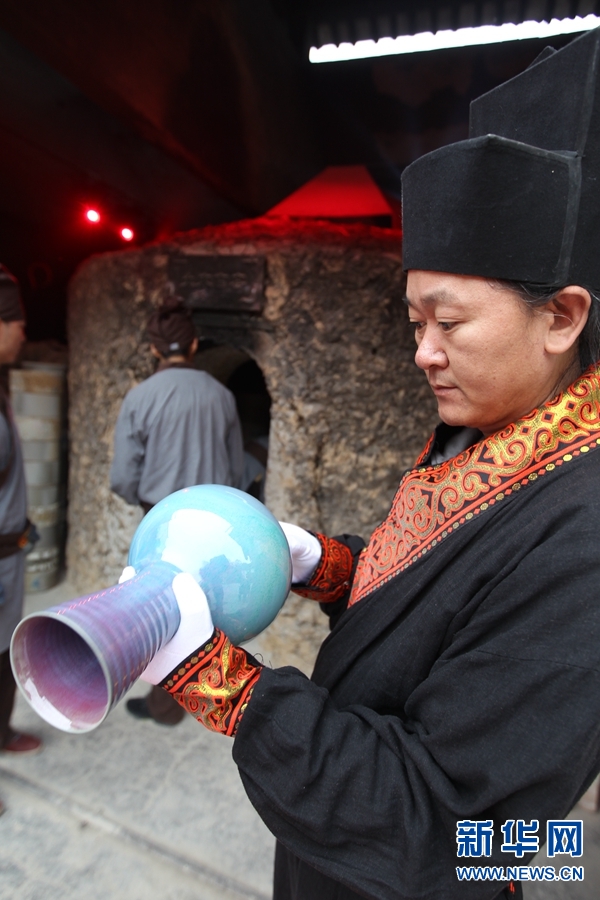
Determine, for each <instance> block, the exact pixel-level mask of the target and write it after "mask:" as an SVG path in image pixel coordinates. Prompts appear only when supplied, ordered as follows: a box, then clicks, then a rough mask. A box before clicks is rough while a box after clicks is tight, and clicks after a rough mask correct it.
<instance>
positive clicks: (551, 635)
mask: <svg viewBox="0 0 600 900" xmlns="http://www.w3.org/2000/svg"><path fill="white" fill-rule="evenodd" d="M565 516H566V517H567V521H566V522H565ZM569 516H570V517H571V519H572V520H573V521H571V522H569ZM511 521H512V520H511ZM528 522H529V520H528V519H527V509H525V512H524V517H522V522H521V527H522V528H523V535H526V534H527V533H528V532H527V527H528ZM519 527H520V526H519V523H518V522H517V524H516V525H514V526H513V529H514V528H516V529H517V531H518V529H519ZM537 531H538V532H539V533H538V534H536V536H535V537H534V538H533V539H532V541H531V544H532V546H531V549H530V550H527V551H525V550H524V551H523V552H522V553H519V552H517V551H515V553H514V554H513V558H511V556H510V553H507V554H505V555H504V556H503V557H502V560H501V561H499V562H498V563H497V565H498V566H499V568H497V569H496V571H495V572H494V569H495V567H494V565H493V564H490V563H489V561H486V560H485V558H484V557H485V553H482V552H481V548H479V549H478V548H477V547H475V548H474V549H472V550H471V551H470V556H469V555H466V554H465V558H464V561H463V565H462V568H461V571H462V572H463V581H467V582H469V583H468V585H467V586H466V587H465V586H464V585H461V583H460V581H459V580H457V581H456V582H455V586H454V588H453V587H452V582H447V583H444V581H443V579H441V580H440V581H439V583H438V584H437V585H434V586H433V588H432V590H433V591H434V594H435V590H436V589H437V590H438V591H444V590H452V589H454V590H456V591H457V592H460V591H461V590H464V591H465V595H468V596H471V598H472V600H471V602H470V603H467V604H462V605H461V608H460V610H459V611H458V612H457V613H456V615H455V617H454V619H453V621H452V622H451V625H450V626H449V627H448V629H447V633H446V637H445V639H444V641H442V644H441V646H439V647H438V648H437V651H436V657H435V661H434V663H433V665H432V666H431V669H430V671H429V672H428V673H427V675H426V677H424V678H423V679H422V680H421V681H420V682H419V683H418V684H416V685H415V687H414V689H412V690H411V691H410V693H409V695H408V696H407V697H406V698H404V699H402V700H400V697H401V696H402V688H403V686H402V685H400V684H396V683H394V681H393V679H392V678H390V669H391V668H392V667H391V664H390V661H391V660H393V659H394V658H396V657H397V655H398V654H403V653H413V654H416V655H418V654H419V653H420V652H421V651H420V648H419V646H418V645H415V643H414V636H413V638H411V642H410V643H403V639H402V625H401V624H399V625H398V626H397V628H396V630H395V631H394V630H390V631H389V633H387V634H386V635H385V636H384V639H383V643H382V644H381V647H380V650H379V652H378V653H377V654H372V655H371V656H370V657H369V666H370V667H371V669H370V671H369V669H367V668H365V669H364V677H363V679H362V685H363V686H362V687H357V688H356V692H357V694H358V693H360V694H361V696H360V697H359V698H357V702H356V703H353V702H351V701H349V700H348V698H347V697H344V700H343V701H342V702H340V701H339V699H337V697H336V692H335V691H333V693H332V692H330V691H328V690H327V689H326V688H325V687H322V686H319V685H318V684H316V683H314V682H312V681H310V680H309V679H308V678H306V677H304V676H303V675H302V674H301V673H300V672H299V671H297V670H295V669H293V668H283V669H278V670H269V669H265V670H264V671H263V673H262V675H261V677H260V679H259V681H258V683H257V685H256V688H255V692H254V696H253V698H252V702H251V703H250V704H249V706H248V710H247V712H246V715H245V717H244V720H243V722H242V723H241V725H240V729H239V732H238V736H237V738H236V740H235V743H234V750H233V752H234V759H235V761H236V763H237V765H238V767H239V770H240V773H241V777H242V781H243V783H244V787H245V789H246V791H247V793H248V796H249V798H250V800H251V801H252V803H253V804H254V806H255V807H256V809H257V810H258V812H259V814H260V815H261V817H262V818H263V820H264V822H265V823H266V824H267V826H268V827H269V828H270V829H271V831H272V832H273V833H274V834H275V835H276V837H277V838H278V839H279V840H280V841H281V842H282V843H283V845H284V846H286V847H288V848H290V849H291V850H292V851H293V853H294V854H296V855H297V856H298V857H299V858H300V859H302V860H304V861H305V862H307V863H308V864H309V865H310V866H312V867H314V868H315V869H316V870H317V871H319V872H322V873H324V874H325V875H326V876H328V877H330V878H332V879H335V880H337V881H339V882H341V883H342V884H345V885H347V886H348V887H350V888H351V889H353V890H356V891H358V892H359V893H360V894H364V896H366V897H372V898H382V900H392V898H394V900H398V898H417V897H419V898H427V900H446V898H447V900H450V898H459V897H460V898H463V897H468V898H471V897H473V898H475V897H477V898H491V897H495V896H497V894H498V893H499V891H501V890H502V889H503V888H505V887H506V885H505V884H501V883H500V884H499V883H493V882H487V883H486V882H478V883H471V884H464V883H458V881H457V879H456V873H455V867H456V865H457V864H460V860H457V849H456V823H457V821H458V820H461V819H466V818H470V819H487V818H493V820H494V823H495V840H494V854H493V857H492V858H490V859H485V860H484V861H479V860H476V861H475V863H477V862H482V864H486V865H488V864H489V865H503V866H507V865H515V857H514V856H511V855H507V854H501V853H500V852H499V847H500V843H501V833H500V827H501V826H502V824H504V821H505V820H506V819H508V818H514V819H516V818H524V819H526V820H527V821H530V820H531V819H538V820H539V822H540V830H539V835H540V845H541V844H543V842H544V840H545V822H546V819H547V818H562V817H564V816H565V815H566V813H567V812H568V811H569V810H570V809H571V808H572V806H573V804H574V803H575V802H576V800H577V799H578V797H579V796H580V795H581V793H582V792H583V791H584V790H585V788H586V786H587V785H588V784H589V782H590V781H591V779H592V778H593V776H594V774H595V773H596V772H597V771H598V768H600V757H599V747H600V603H599V602H598V599H597V598H598V585H599V584H600V553H599V552H598V536H597V533H596V528H595V525H594V523H593V522H589V523H588V524H587V525H586V524H585V523H583V524H582V521H581V516H580V515H577V513H576V511H572V512H571V513H568V512H567V513H565V514H564V515H563V517H562V519H561V518H560V517H559V516H558V515H555V516H552V515H549V516H548V518H547V521H546V522H542V523H538V526H537ZM465 534H466V532H465ZM490 540H491V541H492V542H493V540H494V536H493V533H492V535H491V538H490ZM523 540H524V539H523ZM523 540H522V539H521V537H520V535H518V536H517V537H515V544H514V545H515V547H519V546H520V545H521V544H522V543H523ZM508 543H509V544H510V541H508ZM557 559H560V566H559V567H557V566H556V564H555V562H556V560H557ZM469 560H471V568H470V570H469ZM482 573H484V574H482ZM485 573H487V574H485ZM398 585H399V586H400V585H401V579H398ZM361 602H363V603H368V602H369V600H366V601H361ZM360 605H361V604H360V603H359V604H357V605H356V606H355V607H352V608H351V609H350V610H349V611H348V612H347V614H346V615H347V616H352V615H354V614H355V613H356V612H358V610H357V607H359V606H360ZM433 608H435V603H434V604H433ZM433 615H434V612H433V611H432V606H431V605H429V606H428V607H427V611H426V612H424V614H423V617H424V618H423V635H424V636H425V635H427V634H429V633H431V632H432V631H435V629H434V628H433V627H431V625H430V624H429V625H428V622H427V618H428V616H429V617H431V616H433ZM349 624H350V622H349V621H348V622H345V625H344V627H345V628H348V627H349ZM334 634H335V632H334ZM332 637H333V635H332ZM328 640H331V637H330V638H329V639H328ZM423 652H425V651H424V650H423ZM356 667H357V663H356V662H355V664H354V670H356ZM354 683H355V684H358V683H359V682H357V681H356V680H355V681H354ZM369 691H370V692H371V693H372V697H373V702H370V700H369ZM527 861H528V859H527V858H524V859H521V860H519V861H518V864H519V865H523V864H526V863H527ZM567 862H570V860H569V859H568V858H567Z"/></svg>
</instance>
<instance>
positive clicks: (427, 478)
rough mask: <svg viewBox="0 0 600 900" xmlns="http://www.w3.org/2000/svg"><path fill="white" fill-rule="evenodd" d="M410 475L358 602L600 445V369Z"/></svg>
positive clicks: (382, 531)
mask: <svg viewBox="0 0 600 900" xmlns="http://www.w3.org/2000/svg"><path fill="white" fill-rule="evenodd" d="M432 441H433V437H431V438H430V439H429V441H428V442H427V445H426V447H425V449H424V450H423V453H421V455H420V457H419V459H418V460H417V467H416V468H415V469H411V470H410V471H409V472H407V473H406V474H405V475H404V477H403V479H402V481H401V482H400V486H399V488H398V490H397V492H396V496H395V497H394V501H393V503H392V507H391V509H390V512H389V515H388V516H387V518H386V519H385V520H384V521H383V522H382V524H381V525H380V526H379V527H378V528H376V529H375V531H374V532H373V535H372V537H371V540H370V542H369V546H368V547H367V548H366V550H364V551H363V553H362V555H361V558H360V560H359V563H358V568H357V571H356V576H355V579H354V586H353V589H352V594H351V597H350V603H349V605H350V606H351V605H352V604H353V603H357V602H358V601H359V600H361V599H362V598H363V597H366V596H367V595H368V594H371V593H372V592H373V591H374V590H376V589H377V588H378V587H380V586H381V585H382V584H383V583H384V582H386V581H389V580H390V579H391V578H393V577H394V576H395V575H397V574H398V573H399V572H401V571H403V570H404V569H406V568H407V567H408V566H410V565H412V564H413V563H414V562H415V561H416V560H417V559H420V558H421V557H422V556H425V554H426V553H428V552H429V551H430V550H432V549H433V548H434V547H436V546H437V545H438V544H439V543H441V541H443V540H444V539H445V538H447V537H448V535H449V534H451V533H452V532H453V531H455V530H456V529H457V528H459V527H460V526H461V525H464V524H465V523H466V522H468V521H470V520H471V519H473V518H474V516H478V515H480V514H481V513H483V512H485V510H487V509H489V508H490V507H492V506H494V505H495V504H496V503H500V502H501V501H502V500H504V499H505V498H506V497H509V496H510V495H511V494H512V493H513V492H515V491H518V490H520V489H521V488H523V487H525V486H526V485H528V484H530V483H531V482H533V481H536V480H537V478H539V477H541V476H543V475H546V474H547V473H549V472H552V471H553V470H554V469H555V468H556V467H557V466H561V465H563V464H564V463H568V462H570V461H571V460H572V459H573V458H575V457H577V456H579V455H580V454H581V453H588V452H589V451H590V450H595V449H596V448H597V447H598V446H599V445H600V366H599V365H595V366H592V367H591V368H590V369H588V370H587V371H586V372H584V374H583V375H581V376H580V378H578V379H577V381H574V382H573V384H572V385H570V387H568V388H567V389H566V391H565V392H564V393H562V394H559V395H558V396H557V397H554V398H553V399H552V400H550V401H549V402H548V403H546V404H544V406H542V407H540V408H539V409H536V410H533V412H531V413H529V415H527V416H525V418H523V419H520V420H519V421H518V422H515V423H513V424H511V425H508V426H507V427H506V428H504V429H503V430H502V431H498V432H496V434H493V435H490V436H489V437H487V438H485V439H484V440H482V441H480V442H479V443H477V444H474V445H473V446H472V447H469V448H468V449H467V450H465V451H463V452H462V453H459V454H458V456H455V457H453V458H452V459H449V460H446V462H443V463H441V464H439V465H437V466H423V465H422V462H423V461H424V460H425V459H427V455H428V452H429V450H430V449H431V446H432Z"/></svg>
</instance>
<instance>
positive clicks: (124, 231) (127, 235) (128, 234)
mask: <svg viewBox="0 0 600 900" xmlns="http://www.w3.org/2000/svg"><path fill="white" fill-rule="evenodd" d="M120 235H121V237H122V238H123V240H124V241H132V240H133V237H134V234H133V231H132V230H131V228H121V231H120Z"/></svg>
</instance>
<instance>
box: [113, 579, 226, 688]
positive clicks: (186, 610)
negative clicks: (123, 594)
mask: <svg viewBox="0 0 600 900" xmlns="http://www.w3.org/2000/svg"><path fill="white" fill-rule="evenodd" d="M135 574H136V572H135V569H134V568H133V566H126V567H125V568H124V569H123V572H122V574H121V577H120V578H119V584H122V583H123V582H124V581H129V579H130V578H133V576H134V575H135ZM172 587H173V593H174V594H175V599H176V600H177V605H178V606H179V612H180V614H181V622H180V624H179V628H178V629H177V631H176V633H175V635H174V637H172V638H171V640H170V641H169V642H168V643H167V644H165V646H164V647H162V649H160V650H159V651H158V653H157V654H156V656H155V657H154V659H153V660H152V661H151V662H150V663H149V665H148V666H147V667H146V668H145V669H144V671H143V672H142V674H141V675H140V678H141V679H142V681H147V682H148V683H149V684H160V683H161V682H162V681H164V680H165V678H166V677H167V675H168V674H169V673H170V672H172V671H173V669H175V668H176V667H177V666H178V665H179V663H180V662H182V661H183V660H185V659H187V658H188V656H190V654H191V653H193V652H194V650H197V649H198V647H200V646H202V645H203V644H205V643H206V642H207V641H208V640H209V639H210V638H211V636H212V633H213V631H214V630H215V627H214V625H213V621H212V617H211V614H210V609H209V606H208V601H207V599H206V594H205V593H204V591H203V590H202V588H201V587H200V585H199V584H198V583H197V582H196V581H195V580H194V578H193V577H192V576H191V575H188V574H187V572H181V573H180V574H179V575H176V576H175V578H174V579H173V584H172Z"/></svg>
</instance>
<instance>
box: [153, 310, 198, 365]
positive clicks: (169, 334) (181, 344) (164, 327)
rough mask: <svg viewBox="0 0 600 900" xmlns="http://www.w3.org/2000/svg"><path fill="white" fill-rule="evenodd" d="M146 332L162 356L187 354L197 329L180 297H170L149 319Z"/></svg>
mask: <svg viewBox="0 0 600 900" xmlns="http://www.w3.org/2000/svg"><path fill="white" fill-rule="evenodd" d="M146 334H147V337H148V340H149V341H150V343H151V344H154V346H155V347H156V349H157V350H158V352H159V353H160V355H161V356H164V357H166V358H168V357H169V356H187V355H188V353H189V351H190V347H191V345H192V341H193V340H194V338H195V337H196V329H195V327H194V323H193V321H192V314H191V312H190V310H189V309H187V307H186V306H185V305H184V303H183V300H181V298H180V297H168V298H167V299H166V300H165V301H164V302H163V303H162V304H161V306H159V308H158V309H157V310H156V312H154V313H153V315H152V316H151V317H150V319H149V320H148V324H147V326H146Z"/></svg>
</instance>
